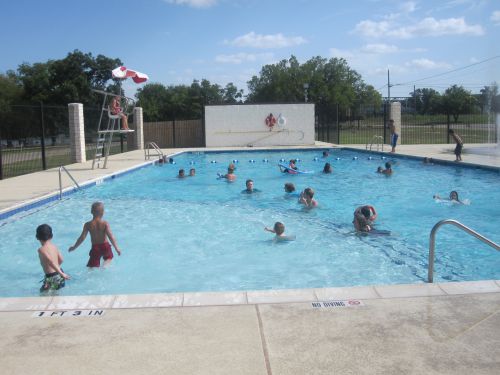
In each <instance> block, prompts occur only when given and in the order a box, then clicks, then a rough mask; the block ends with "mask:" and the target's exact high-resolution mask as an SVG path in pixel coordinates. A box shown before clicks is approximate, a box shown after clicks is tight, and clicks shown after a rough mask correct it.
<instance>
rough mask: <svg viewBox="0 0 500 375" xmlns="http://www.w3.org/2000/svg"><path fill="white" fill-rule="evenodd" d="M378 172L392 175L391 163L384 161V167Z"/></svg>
mask: <svg viewBox="0 0 500 375" xmlns="http://www.w3.org/2000/svg"><path fill="white" fill-rule="evenodd" d="M380 173H382V174H385V175H386V176H390V175H392V164H391V163H389V162H387V163H385V169H383V170H382V171H381V172H380Z"/></svg>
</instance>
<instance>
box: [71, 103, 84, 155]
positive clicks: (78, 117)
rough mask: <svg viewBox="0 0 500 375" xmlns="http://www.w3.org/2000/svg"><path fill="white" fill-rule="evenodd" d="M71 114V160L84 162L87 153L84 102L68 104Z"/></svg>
mask: <svg viewBox="0 0 500 375" xmlns="http://www.w3.org/2000/svg"><path fill="white" fill-rule="evenodd" d="M68 114H69V144H70V149H71V162H72V163H84V162H86V161H87V157H86V155H85V125H84V122H83V104H81V103H70V104H68Z"/></svg>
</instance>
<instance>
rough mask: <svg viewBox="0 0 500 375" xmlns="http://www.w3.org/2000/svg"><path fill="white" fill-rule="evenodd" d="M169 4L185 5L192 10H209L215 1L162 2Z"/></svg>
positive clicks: (186, 0) (168, 0) (175, 0)
mask: <svg viewBox="0 0 500 375" xmlns="http://www.w3.org/2000/svg"><path fill="white" fill-rule="evenodd" d="M164 1H166V2H167V3H169V4H175V5H187V6H190V7H193V8H209V7H211V6H212V5H215V4H217V0H164Z"/></svg>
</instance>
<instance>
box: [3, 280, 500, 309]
mask: <svg viewBox="0 0 500 375" xmlns="http://www.w3.org/2000/svg"><path fill="white" fill-rule="evenodd" d="M485 293H500V280H481V281H462V282H449V283H432V284H431V283H422V284H388V285H372V286H353V287H338V288H337V287H330V288H307V289H271V290H248V291H227V292H184V293H182V292H180V293H175V292H174V293H148V294H113V295H89V296H47V297H6V298H0V312H23V311H24V312H34V311H62V310H96V309H100V310H102V309H106V310H108V309H111V310H115V309H118V310H120V309H144V308H179V307H181V308H185V307H209V306H241V305H243V306H248V305H262V304H289V303H312V302H322V301H332V300H342V301H346V300H361V301H363V300H380V299H400V298H418V297H446V296H454V295H475V294H485Z"/></svg>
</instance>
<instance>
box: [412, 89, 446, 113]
mask: <svg viewBox="0 0 500 375" xmlns="http://www.w3.org/2000/svg"><path fill="white" fill-rule="evenodd" d="M410 96H411V98H412V101H413V102H414V103H415V105H416V108H415V110H416V111H417V113H418V114H421V115H425V114H429V115H432V114H435V113H438V112H439V110H440V107H441V94H440V93H439V92H437V91H436V90H434V89H431V88H422V89H417V90H415V91H414V92H413V91H412V92H410Z"/></svg>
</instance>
